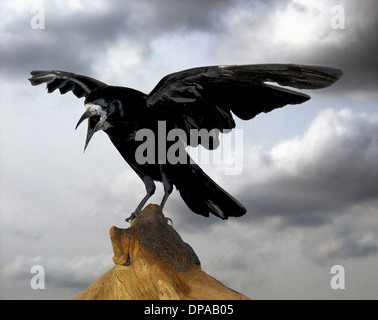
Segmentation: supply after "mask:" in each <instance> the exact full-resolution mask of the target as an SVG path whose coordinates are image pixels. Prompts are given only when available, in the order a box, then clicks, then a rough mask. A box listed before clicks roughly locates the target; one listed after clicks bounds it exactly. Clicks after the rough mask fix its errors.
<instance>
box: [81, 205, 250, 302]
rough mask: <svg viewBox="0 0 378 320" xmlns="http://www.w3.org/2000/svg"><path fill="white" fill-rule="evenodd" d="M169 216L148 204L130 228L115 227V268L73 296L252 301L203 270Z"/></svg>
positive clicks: (99, 298) (101, 298) (119, 298)
mask: <svg viewBox="0 0 378 320" xmlns="http://www.w3.org/2000/svg"><path fill="white" fill-rule="evenodd" d="M168 220H169V219H167V218H165V217H164V215H163V213H162V211H161V208H160V206H158V205H151V204H150V205H149V206H148V207H146V208H145V209H144V210H143V211H142V212H141V213H140V214H139V215H138V217H137V218H135V219H134V220H133V221H132V222H131V226H130V228H128V229H119V228H117V227H112V228H111V229H110V231H109V233H110V239H111V242H112V245H113V252H114V256H113V261H114V267H113V268H112V269H110V270H109V271H108V272H107V273H105V274H104V275H103V276H102V277H100V278H99V279H98V280H97V281H95V282H94V283H93V284H92V285H90V286H89V287H88V288H87V289H86V290H84V291H83V292H82V293H80V294H79V295H78V296H77V297H76V298H75V299H76V300H105V299H111V300H185V299H203V300H213V299H214V300H240V299H243V300H244V299H249V298H248V297H246V296H244V295H242V294H240V293H238V292H236V291H234V290H232V289H230V288H228V287H226V286H224V285H223V284H222V283H220V282H219V281H217V280H215V279H214V278H212V277H210V276H209V275H208V274H206V273H205V272H204V271H202V269H201V264H200V261H199V259H198V257H197V255H196V254H195V252H194V251H193V249H192V248H191V247H190V246H189V245H188V244H187V243H185V242H183V241H182V239H181V237H180V236H179V234H178V233H177V232H176V231H175V230H174V229H173V227H172V226H170V225H169V224H168Z"/></svg>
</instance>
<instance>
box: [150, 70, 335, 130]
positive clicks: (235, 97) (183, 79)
mask: <svg viewBox="0 0 378 320" xmlns="http://www.w3.org/2000/svg"><path fill="white" fill-rule="evenodd" d="M341 75H342V72H341V70H338V69H334V68H327V67H319V66H306V65H293V64H261V65H231V66H210V67H200V68H194V69H188V70H184V71H181V72H176V73H172V74H169V75H167V76H165V77H164V78H163V79H162V80H161V81H160V82H159V83H158V84H157V86H156V87H155V88H154V89H153V90H152V91H151V93H150V94H149V95H148V97H147V106H148V107H150V108H151V109H155V110H156V111H158V112H159V113H160V114H167V118H168V117H169V118H171V119H172V117H174V116H175V115H176V118H177V121H179V118H184V119H185V125H184V126H183V125H181V127H182V128H183V129H184V127H185V126H186V127H189V128H192V129H202V128H206V129H208V130H211V129H214V128H216V129H220V130H223V129H232V128H234V126H235V123H234V120H233V118H232V114H231V112H233V113H234V114H235V115H236V116H237V117H239V118H241V119H243V120H249V119H252V118H253V117H255V116H256V115H257V114H259V113H261V112H270V111H272V110H274V109H276V108H281V107H283V106H285V105H287V104H299V103H303V102H305V101H307V100H308V99H310V97H309V96H308V95H306V94H303V93H301V92H297V91H293V90H289V89H287V88H282V87H278V86H274V85H271V84H268V83H266V82H276V83H278V84H279V85H281V86H287V87H293V88H298V89H321V88H325V87H328V86H330V85H331V84H333V83H334V82H336V81H337V80H338V79H339V78H340V77H341ZM177 125H178V126H179V127H180V124H179V123H177Z"/></svg>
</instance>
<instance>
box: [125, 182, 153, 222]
mask: <svg viewBox="0 0 378 320" xmlns="http://www.w3.org/2000/svg"><path fill="white" fill-rule="evenodd" d="M142 180H143V182H144V185H145V186H146V191H147V194H146V196H145V197H144V198H143V199H142V201H141V202H140V203H139V205H138V206H137V208H136V209H135V211H134V212H133V213H132V214H131V216H130V217H128V218H127V219H125V220H126V222H131V220H133V219H134V218H135V217H136V216H137V215H138V214H139V213H140V212H141V211H142V209H143V207H144V205H145V204H146V202H147V200H148V199H150V198H151V196H152V195H153V194H154V193H155V189H156V186H155V183H154V180H153V179H152V178H151V177H149V176H144V177H143V178H142Z"/></svg>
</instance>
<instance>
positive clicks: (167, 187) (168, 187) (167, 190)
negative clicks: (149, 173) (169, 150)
mask: <svg viewBox="0 0 378 320" xmlns="http://www.w3.org/2000/svg"><path fill="white" fill-rule="evenodd" d="M160 173H161V181H162V182H163V186H164V196H163V199H162V200H161V203H160V207H161V209H162V210H163V208H164V205H165V203H166V202H167V199H168V197H169V195H170V194H171V193H172V191H173V183H172V181H171V180H169V178H168V176H167V173H166V171H165V168H164V166H163V165H160Z"/></svg>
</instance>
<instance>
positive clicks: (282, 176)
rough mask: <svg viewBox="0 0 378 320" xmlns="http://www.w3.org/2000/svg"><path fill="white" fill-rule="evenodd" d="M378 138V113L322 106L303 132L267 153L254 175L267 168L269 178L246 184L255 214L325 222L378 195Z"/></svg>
mask: <svg viewBox="0 0 378 320" xmlns="http://www.w3.org/2000/svg"><path fill="white" fill-rule="evenodd" d="M377 141H378V121H377V119H375V120H374V121H372V120H370V119H368V118H367V117H365V116H360V115H357V114H354V113H352V112H350V111H345V110H344V111H340V112H336V111H333V110H326V111H324V112H322V113H321V114H320V115H319V116H318V117H317V118H316V119H315V120H314V122H313V124H312V125H311V127H310V128H309V129H308V131H307V132H306V133H305V134H304V136H303V137H301V138H300V139H295V140H293V141H289V142H287V143H284V144H281V145H278V147H277V148H276V149H273V150H272V151H271V152H270V153H269V154H265V155H262V157H267V158H268V162H267V164H264V163H263V162H260V164H259V166H260V167H257V168H254V169H251V172H250V174H251V177H253V172H252V171H253V170H263V171H264V172H266V173H267V179H266V180H264V181H262V182H258V183H253V181H251V184H249V185H247V186H246V187H245V188H243V189H244V190H246V191H245V192H242V195H241V200H242V201H243V199H244V203H245V205H246V206H247V207H248V208H249V210H250V214H249V216H248V217H249V219H252V220H253V219H258V220H259V219H266V218H267V217H269V216H280V217H281V218H284V219H286V223H287V225H302V226H313V225H322V224H325V223H326V222H328V221H330V219H332V218H333V217H334V216H336V215H339V214H343V213H344V212H348V211H349V210H350V209H349V208H350V207H352V206H353V205H356V204H363V203H369V202H371V201H376V200H378V167H377V165H376V159H377V157H378V145H377ZM277 154H278V155H279V156H278V158H277ZM246 161H248V160H246Z"/></svg>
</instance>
